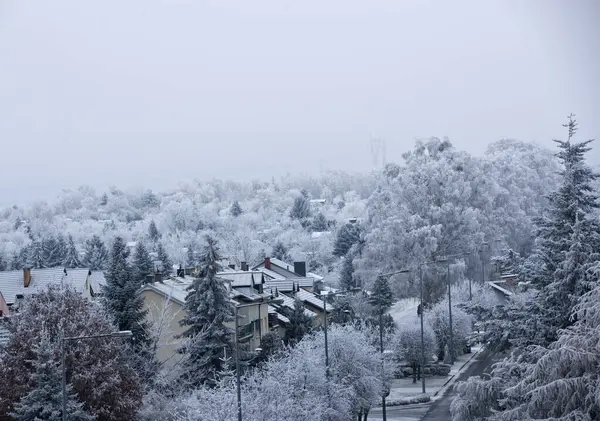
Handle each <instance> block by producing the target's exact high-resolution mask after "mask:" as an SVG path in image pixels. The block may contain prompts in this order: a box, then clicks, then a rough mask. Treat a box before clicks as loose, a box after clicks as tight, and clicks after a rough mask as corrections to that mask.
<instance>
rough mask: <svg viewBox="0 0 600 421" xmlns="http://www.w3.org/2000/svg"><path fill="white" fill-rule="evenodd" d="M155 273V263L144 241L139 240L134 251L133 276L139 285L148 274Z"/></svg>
mask: <svg viewBox="0 0 600 421" xmlns="http://www.w3.org/2000/svg"><path fill="white" fill-rule="evenodd" d="M152 274H154V264H153V263H152V259H151V258H150V254H149V253H148V249H147V248H146V246H145V245H144V243H143V242H141V241H138V242H137V244H136V245H135V250H134V251H133V262H132V278H133V281H134V282H137V284H138V286H139V285H141V284H143V283H144V281H145V279H146V276H147V275H152Z"/></svg>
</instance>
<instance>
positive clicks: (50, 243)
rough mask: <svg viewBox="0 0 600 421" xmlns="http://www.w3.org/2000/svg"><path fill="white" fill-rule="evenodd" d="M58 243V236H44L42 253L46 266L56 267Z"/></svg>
mask: <svg viewBox="0 0 600 421" xmlns="http://www.w3.org/2000/svg"><path fill="white" fill-rule="evenodd" d="M57 252H58V245H57V242H56V238H54V237H53V236H50V237H47V238H44V239H43V240H42V255H43V259H44V267H46V268H53V267H56V260H57V254H58V253H57Z"/></svg>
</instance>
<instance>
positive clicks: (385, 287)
mask: <svg viewBox="0 0 600 421" xmlns="http://www.w3.org/2000/svg"><path fill="white" fill-rule="evenodd" d="M369 303H370V304H371V305H372V306H373V307H375V312H376V313H377V314H379V311H380V310H379V309H380V306H381V309H382V310H383V312H384V313H385V312H386V311H387V310H388V309H389V308H390V307H391V306H392V304H393V303H394V294H393V293H392V289H391V288H390V283H389V282H388V279H387V277H385V276H379V277H377V280H376V281H375V283H374V284H373V291H371V296H370V297H369Z"/></svg>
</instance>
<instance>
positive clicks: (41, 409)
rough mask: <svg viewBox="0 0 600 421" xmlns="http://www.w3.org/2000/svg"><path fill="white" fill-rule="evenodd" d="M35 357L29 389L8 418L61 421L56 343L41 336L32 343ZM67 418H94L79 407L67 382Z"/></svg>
mask: <svg viewBox="0 0 600 421" xmlns="http://www.w3.org/2000/svg"><path fill="white" fill-rule="evenodd" d="M34 347H35V348H34V349H35V355H36V356H35V359H34V360H32V361H30V363H31V364H33V367H34V372H33V373H32V375H31V377H30V379H29V383H30V387H31V389H30V391H29V392H28V393H27V394H26V395H24V396H23V397H22V398H21V400H20V401H19V402H18V403H17V404H16V405H15V407H14V410H13V412H12V414H11V415H12V417H13V418H14V419H15V420H16V421H41V420H44V421H61V420H62V419H63V417H62V388H61V376H62V371H61V367H60V364H59V363H58V361H60V360H59V358H56V354H58V350H57V349H56V342H54V343H53V342H51V341H50V340H49V339H48V337H47V336H43V337H42V340H41V342H40V343H39V344H36V345H34ZM66 392H67V402H66V403H67V405H66V406H67V414H68V415H67V419H69V420H71V421H91V420H93V419H95V417H94V416H92V415H90V414H89V413H87V412H86V411H85V410H84V409H83V404H82V403H81V402H79V401H78V399H77V395H76V394H75V393H74V392H73V387H72V386H71V384H70V383H69V384H67V390H66Z"/></svg>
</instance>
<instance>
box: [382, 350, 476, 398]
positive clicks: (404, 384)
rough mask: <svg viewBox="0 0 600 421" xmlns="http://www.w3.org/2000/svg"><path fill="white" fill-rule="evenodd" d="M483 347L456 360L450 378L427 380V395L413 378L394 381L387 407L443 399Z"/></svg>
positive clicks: (429, 378) (431, 378) (442, 377)
mask: <svg viewBox="0 0 600 421" xmlns="http://www.w3.org/2000/svg"><path fill="white" fill-rule="evenodd" d="M481 349H482V347H481V346H474V347H473V348H472V353H471V354H464V355H461V356H459V357H457V358H456V361H455V362H454V365H453V366H452V369H451V370H450V374H449V375H448V376H435V377H426V378H425V392H426V393H425V394H423V393H422V388H421V381H420V380H417V383H413V379H412V377H410V378H408V377H407V378H403V379H394V380H392V384H391V390H390V395H389V396H388V397H387V399H386V401H387V402H386V404H387V406H397V405H410V404H415V403H423V402H429V401H431V400H436V399H438V398H439V397H441V396H442V395H443V394H444V392H445V391H446V389H447V388H448V387H450V386H452V384H454V381H455V379H456V378H458V376H457V374H459V373H460V372H462V371H464V370H465V369H466V368H467V367H468V366H469V365H470V364H471V363H472V362H473V361H474V358H475V356H476V355H477V354H478V353H479V352H480V351H481Z"/></svg>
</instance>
